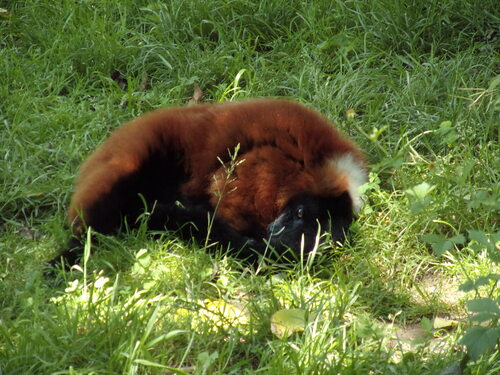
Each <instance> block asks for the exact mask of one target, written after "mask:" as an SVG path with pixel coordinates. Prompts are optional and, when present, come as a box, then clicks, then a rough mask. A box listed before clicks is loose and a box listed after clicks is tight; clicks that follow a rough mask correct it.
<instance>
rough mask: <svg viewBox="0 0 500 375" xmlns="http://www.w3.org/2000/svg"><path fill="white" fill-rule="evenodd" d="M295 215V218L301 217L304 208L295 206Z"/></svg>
mask: <svg viewBox="0 0 500 375" xmlns="http://www.w3.org/2000/svg"><path fill="white" fill-rule="evenodd" d="M295 216H297V218H299V219H302V216H304V209H303V208H302V207H299V208H297V211H295Z"/></svg>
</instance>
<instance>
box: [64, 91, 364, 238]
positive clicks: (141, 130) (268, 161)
mask: <svg viewBox="0 0 500 375" xmlns="http://www.w3.org/2000/svg"><path fill="white" fill-rule="evenodd" d="M238 144H239V145H240V152H239V154H238V157H237V159H238V161H241V163H240V164H239V165H238V166H237V168H236V170H235V173H234V176H226V169H225V168H227V167H228V164H229V162H228V160H229V157H228V150H229V151H231V152H233V151H234V148H235V147H236V145H238ZM165 145H171V147H173V148H175V149H176V150H179V152H180V153H182V154H183V155H184V159H183V163H184V168H185V173H186V174H187V176H189V177H188V181H187V182H186V183H184V184H183V185H182V186H180V189H179V190H180V192H181V193H182V194H183V195H184V196H186V197H192V196H199V195H208V196H209V197H210V198H209V199H210V203H211V205H212V206H213V207H215V206H217V215H218V216H219V217H221V218H223V219H224V220H225V221H226V222H227V223H229V225H230V226H231V227H233V228H234V229H236V230H238V231H245V230H247V229H248V226H249V225H258V226H260V227H261V228H265V227H266V226H267V225H268V224H269V223H270V222H271V221H272V220H274V219H275V218H276V217H277V216H278V215H279V213H280V211H281V210H282V209H283V207H284V205H285V204H286V203H287V201H288V200H289V199H290V198H291V197H293V196H295V195H297V194H300V193H311V194H315V195H319V196H335V195H339V194H340V193H342V192H344V191H346V190H347V181H346V176H344V175H340V174H339V173H337V172H336V171H335V170H334V169H332V168H331V167H329V166H328V165H327V163H328V160H331V159H335V158H336V157H339V156H342V155H345V154H351V155H352V156H353V158H354V159H356V160H357V161H359V163H360V165H363V156H362V155H361V153H360V152H359V151H358V149H357V147H356V146H354V144H353V143H352V142H351V141H349V140H347V139H346V138H344V137H343V136H342V135H341V134H340V133H339V132H338V131H337V130H336V129H335V128H334V127H333V126H332V125H331V124H330V123H329V122H328V121H327V120H326V119H325V118H323V117H322V116H320V115H319V114H317V113H316V112H313V111H311V110H309V109H307V108H306V107H304V106H302V105H299V104H296V103H293V102H290V101H286V100H266V99H264V100H251V101H244V102H239V103H224V104H215V105H213V104H206V105H198V106H191V107H183V108H171V109H160V110H157V111H155V112H152V113H149V114H146V115H144V116H142V117H139V118H137V119H135V120H133V121H131V122H130V123H128V124H126V125H124V126H122V127H121V128H119V129H117V130H116V131H114V132H113V133H112V134H111V136H110V137H109V138H108V139H107V140H106V141H105V142H104V143H103V144H102V145H101V146H100V147H99V148H98V149H97V150H96V151H95V152H94V153H93V154H92V155H91V156H90V157H89V158H88V159H87V160H86V162H85V163H84V164H83V166H82V167H81V170H80V175H79V177H78V180H77V183H76V191H75V193H74V195H73V197H72V199H71V204H70V208H69V213H68V220H69V222H70V224H71V225H72V226H73V231H74V232H75V233H77V234H78V233H80V232H81V230H82V227H83V223H82V221H81V218H83V220H84V221H85V222H86V223H88V224H91V225H92V221H93V220H94V218H92V217H89V215H90V214H89V212H88V208H89V207H91V206H92V205H94V204H95V203H96V202H97V201H98V200H99V199H100V198H101V197H102V196H104V195H106V194H107V193H109V192H110V191H111V189H112V187H113V186H114V185H115V184H117V183H118V182H119V181H120V180H121V179H122V178H124V177H125V176H128V175H130V174H131V173H133V172H135V171H137V170H138V169H139V168H141V166H142V163H143V162H144V161H145V160H146V159H147V158H148V156H149V155H150V153H151V150H155V149H159V148H162V147H166V146H165ZM218 157H222V158H223V159H224V161H225V164H224V166H223V165H222V164H221V162H220V161H219V160H218ZM168 173H169V171H168V170H159V171H158V174H168ZM233 177H234V178H235V179H234V178H233ZM225 181H229V183H228V184H227V183H226V182H225ZM150 183H154V181H151V182H150ZM249 216H251V217H254V220H253V221H252V222H249V220H248V217H249Z"/></svg>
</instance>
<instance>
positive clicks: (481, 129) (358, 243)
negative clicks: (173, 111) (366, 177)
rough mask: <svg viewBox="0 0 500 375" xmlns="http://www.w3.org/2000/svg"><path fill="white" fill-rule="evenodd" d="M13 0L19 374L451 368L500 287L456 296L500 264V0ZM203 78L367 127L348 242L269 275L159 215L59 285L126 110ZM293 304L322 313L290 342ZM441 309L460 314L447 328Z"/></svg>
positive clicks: (7, 347) (0, 100) (6, 57)
mask: <svg viewBox="0 0 500 375" xmlns="http://www.w3.org/2000/svg"><path fill="white" fill-rule="evenodd" d="M3 6H4V7H6V8H7V10H8V11H9V12H10V16H9V15H8V14H3V15H0V17H1V18H0V30H1V39H0V127H1V136H0V155H1V157H2V159H1V161H0V296H1V297H0V373H2V374H34V373H36V374H93V373H95V374H115V373H116V374H117V373H120V374H121V373H123V374H139V373H140V374H150V373H151V374H168V373H178V374H191V373H195V374H212V373H220V374H228V373H270V374H282V373H290V374H337V373H338V374H368V373H370V374H438V373H440V372H441V371H443V370H444V369H445V368H448V367H449V366H450V365H453V364H456V363H458V362H460V360H461V358H462V357H463V346H461V345H460V344H459V342H458V340H459V337H460V336H461V334H462V332H463V331H464V330H465V329H466V327H467V326H468V324H469V321H468V320H467V319H466V317H467V316H468V315H469V313H468V311H467V309H466V305H465V301H466V300H468V299H472V298H474V297H477V296H480V297H489V298H491V299H492V300H495V299H496V298H498V297H499V290H498V287H497V284H495V281H494V279H493V278H492V279H491V280H489V281H488V280H486V281H485V282H483V283H482V285H481V283H478V284H477V286H476V290H475V291H474V290H472V291H459V290H458V286H459V285H460V284H462V283H464V282H465V281H467V280H476V279H477V278H478V277H485V276H486V275H490V274H499V273H500V270H499V267H498V264H497V263H495V262H493V261H492V259H493V258H494V256H495V255H494V250H495V247H494V246H493V250H492V251H490V252H488V251H487V248H488V244H487V242H484V243H482V242H481V241H480V238H479V237H477V236H476V237H475V235H474V233H482V234H484V235H485V236H495V235H496V236H497V237H498V234H496V233H498V209H499V206H498V202H499V198H500V191H499V185H498V180H499V164H500V158H499V154H498V137H499V130H498V129H499V127H498V125H499V121H498V111H499V106H498V103H499V91H498V75H497V74H498V71H499V65H500V64H499V63H500V60H499V55H498V51H499V49H498V47H499V42H498V35H497V30H498V26H499V17H500V14H499V11H498V6H497V2H496V1H493V0H482V1H474V0H468V1H460V0H450V1H446V2H437V1H431V0H426V1H399V0H383V1H364V2H359V1H344V2H340V1H336V2H333V1H326V0H318V1H314V2H303V1H297V0H287V1H282V0H273V1H262V2H253V1H249V0H234V1H221V0H210V1H203V2H193V1H184V2H180V1H164V2H160V1H158V2H148V1H135V0H134V1H132V0H124V1H119V2H117V1H110V0H107V1H106V0H105V1H61V2H53V1H48V0H39V1H36V2H34V1H27V0H20V1H16V2H12V3H7V5H3ZM145 77H146V78H147V85H148V87H147V88H146V89H145V87H143V86H144V78H145ZM194 83H197V84H198V85H199V86H200V87H201V89H202V90H203V92H204V95H205V97H204V100H205V101H209V102H212V101H213V102H217V101H223V100H238V99H244V98H249V97H268V96H273V97H274V96H280V97H288V98H293V99H295V100H297V101H299V102H302V103H305V104H307V105H310V106H311V107H314V108H316V109H317V110H319V111H320V112H322V113H324V114H325V115H326V116H328V117H329V118H330V119H331V120H332V121H333V122H335V123H337V124H338V126H339V127H340V128H341V129H342V130H343V131H344V132H345V133H346V134H348V135H349V136H351V137H352V138H353V139H355V140H356V141H357V142H358V143H359V144H360V145H361V147H362V148H363V150H364V151H365V152H366V154H367V155H368V157H369V159H370V166H371V170H372V172H371V176H370V183H369V184H368V185H367V186H366V189H367V190H366V195H367V201H366V204H365V206H364V208H363V209H362V211H361V213H360V218H359V220H358V221H357V222H356V223H355V224H354V225H353V236H352V237H351V240H350V241H349V242H348V243H347V244H345V245H344V246H343V247H342V248H339V247H336V246H332V245H331V244H328V243H327V244H326V246H325V247H324V248H322V252H323V253H327V254H329V255H327V256H323V257H321V258H320V259H319V260H317V262H315V263H314V264H307V265H306V266H303V265H278V264H265V265H263V267H262V268H259V269H257V270H251V269H248V268H246V267H245V265H244V264H240V262H239V261H238V260H237V259H236V258H233V257H230V256H226V255H225V254H224V252H223V251H215V252H214V251H211V252H207V251H205V249H204V248H203V247H202V246H201V247H200V246H196V245H194V244H185V243H182V242H180V241H179V240H177V239H176V238H175V236H173V235H165V236H164V237H163V238H162V239H161V240H153V239H151V238H150V237H148V236H147V233H145V231H144V230H143V229H142V230H138V231H135V232H131V233H127V234H123V235H120V236H118V237H98V238H97V239H96V241H97V242H98V244H97V248H99V252H97V253H96V254H91V256H90V259H89V261H88V262H87V264H86V265H85V268H82V269H81V270H75V271H74V272H73V273H71V274H67V275H65V276H64V282H63V285H60V286H54V285H51V283H50V282H49V281H47V280H45V279H44V277H43V269H44V262H45V261H47V260H49V259H51V258H52V257H53V256H54V255H55V254H57V253H58V252H59V251H60V250H61V248H62V247H63V246H64V243H65V241H66V239H67V236H68V233H67V232H68V230H67V228H66V226H65V221H64V220H65V219H64V216H65V208H66V206H67V203H68V199H69V195H70V194H71V187H72V183H73V179H74V177H75V174H76V171H77V168H78V165H79V164H80V163H81V162H82V160H83V159H84V158H85V157H86V156H87V155H88V154H89V153H90V152H91V151H92V150H93V149H94V148H95V147H96V146H97V145H98V144H99V143H100V142H101V141H102V140H103V139H104V138H105V137H106V135H107V134H109V132H110V131H111V130H112V129H114V128H116V127H117V126H119V124H121V123H123V122H125V121H127V120H129V119H131V118H133V117H135V116H137V115H139V114H141V113H144V112H146V111H148V110H151V109H153V108H157V107H160V106H170V105H178V104H180V105H184V104H186V103H187V101H188V100H189V98H190V97H191V96H192V94H193V84H194ZM347 110H354V113H355V115H354V116H347V115H346V113H347V112H346V111H347ZM351 113H352V112H351ZM471 231H476V232H471ZM429 235H431V237H429ZM460 235H461V236H464V237H463V240H461V239H460V237H453V236H460ZM432 236H434V237H432ZM450 238H452V239H453V238H455V239H454V240H453V241H455V242H453V241H451V242H450V241H448V242H446V241H445V240H446V239H450ZM478 238H479V239H478ZM492 238H493V237H492ZM496 241H498V239H497V240H496ZM481 245H484V246H481ZM497 249H498V248H497ZM497 249H496V250H497ZM497 251H498V250H497ZM437 253H439V254H442V255H437ZM483 281H484V279H483ZM468 306H469V305H468ZM497 306H498V305H497ZM284 308H296V309H302V310H304V311H306V312H307V315H308V317H309V318H308V323H307V324H306V326H305V329H304V330H303V331H302V332H297V333H294V334H293V335H291V336H290V337H288V338H278V337H276V336H275V335H274V334H273V333H272V332H271V328H270V326H271V323H272V318H271V317H272V314H273V313H275V312H276V311H278V310H280V309H284ZM435 317H440V318H444V319H445V320H447V321H449V322H451V321H457V322H458V326H456V327H455V326H454V327H452V325H454V323H453V324H451V323H450V324H448V325H446V327H445V328H446V329H433V327H432V324H431V326H429V322H432V321H433V319H434V318H435ZM497 318H498V316H497ZM494 324H495V320H494V319H493V320H492V323H490V325H493V326H492V327H493V328H495V326H494ZM415 327H417V331H418V332H419V335H418V337H417V336H412V335H411V334H410V335H409V339H406V340H405V339H398V338H397V336H398V335H397V332H398V330H399V331H402V332H406V333H409V332H410V331H411V329H413V328H415ZM419 327H421V328H419ZM499 358H500V353H499V351H498V346H497V347H496V349H492V350H489V351H487V352H486V353H485V354H484V355H482V356H479V357H478V358H474V360H473V361H470V362H469V363H468V365H467V368H466V369H465V371H466V373H467V374H477V375H479V374H491V375H493V374H494V373H497V372H498V371H499V365H498V359H499Z"/></svg>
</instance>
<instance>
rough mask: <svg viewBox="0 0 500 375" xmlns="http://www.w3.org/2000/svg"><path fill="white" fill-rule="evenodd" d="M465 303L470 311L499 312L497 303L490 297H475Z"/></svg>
mask: <svg viewBox="0 0 500 375" xmlns="http://www.w3.org/2000/svg"><path fill="white" fill-rule="evenodd" d="M465 303H466V305H467V308H468V309H469V311H471V312H477V313H484V312H488V313H492V314H500V309H499V308H498V304H497V303H496V302H495V301H493V300H492V299H490V298H476V299H472V300H470V301H466V302H465Z"/></svg>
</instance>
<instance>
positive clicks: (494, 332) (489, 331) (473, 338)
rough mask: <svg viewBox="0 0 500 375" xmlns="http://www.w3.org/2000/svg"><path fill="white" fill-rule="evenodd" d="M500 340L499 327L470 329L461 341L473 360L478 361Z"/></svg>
mask: <svg viewBox="0 0 500 375" xmlns="http://www.w3.org/2000/svg"><path fill="white" fill-rule="evenodd" d="M498 339H500V328H499V327H495V328H492V327H478V326H475V327H470V328H469V329H468V330H467V332H465V334H464V336H463V337H462V339H461V340H460V343H461V344H462V345H465V346H466V347H467V351H468V353H469V355H470V357H471V359H472V360H476V359H478V358H479V357H480V356H481V355H483V354H485V353H486V352H487V351H488V350H490V349H493V348H494V347H495V345H497V341H498Z"/></svg>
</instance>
